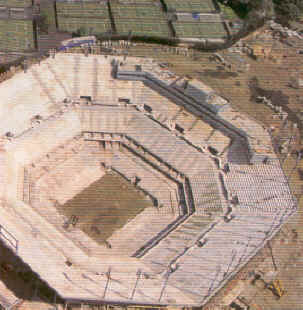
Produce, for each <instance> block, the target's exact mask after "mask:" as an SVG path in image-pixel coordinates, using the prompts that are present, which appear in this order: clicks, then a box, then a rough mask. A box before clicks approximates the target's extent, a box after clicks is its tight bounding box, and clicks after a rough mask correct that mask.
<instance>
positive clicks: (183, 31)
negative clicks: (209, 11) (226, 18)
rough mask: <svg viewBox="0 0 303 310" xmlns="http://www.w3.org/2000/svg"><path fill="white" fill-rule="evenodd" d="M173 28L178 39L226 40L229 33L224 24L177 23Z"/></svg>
mask: <svg viewBox="0 0 303 310" xmlns="http://www.w3.org/2000/svg"><path fill="white" fill-rule="evenodd" d="M173 27H174V29H175V31H176V36H177V37H178V38H201V39H202V38H214V39H219V38H224V37H226V36H227V32H226V30H225V28H224V25H223V23H203V22H202V23H190V22H175V23H173Z"/></svg>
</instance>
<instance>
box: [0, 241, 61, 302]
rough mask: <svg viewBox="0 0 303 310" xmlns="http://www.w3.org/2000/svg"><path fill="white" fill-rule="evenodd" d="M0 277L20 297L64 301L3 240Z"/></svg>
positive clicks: (1, 243)
mask: <svg viewBox="0 0 303 310" xmlns="http://www.w3.org/2000/svg"><path fill="white" fill-rule="evenodd" d="M41 263H43V262H41ZM0 277H1V281H2V282H3V283H4V285H5V286H6V287H7V288H8V289H9V290H10V291H12V292H13V293H14V295H15V296H16V297H17V298H19V299H22V300H32V301H44V302H47V303H52V302H53V301H54V299H55V298H56V302H57V303H58V302H59V303H62V300H60V297H59V296H58V295H57V293H56V292H55V291H54V290H53V289H52V288H50V287H49V286H48V285H47V284H46V283H45V282H44V281H42V280H41V279H40V278H39V276H38V275H37V274H36V273H34V272H33V271H32V270H31V268H30V267H29V266H28V265H26V264H25V263H24V262H23V261H22V260H21V259H20V258H19V257H18V256H16V255H15V253H14V252H13V251H12V250H11V249H9V248H8V247H6V246H5V245H4V244H3V242H2V241H1V240H0ZM55 296H56V297H55Z"/></svg>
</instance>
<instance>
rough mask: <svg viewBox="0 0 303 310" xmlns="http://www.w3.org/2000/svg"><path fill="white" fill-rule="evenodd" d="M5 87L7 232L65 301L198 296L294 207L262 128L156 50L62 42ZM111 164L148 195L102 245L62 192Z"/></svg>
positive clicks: (1, 163)
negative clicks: (125, 51) (150, 54)
mask: <svg viewBox="0 0 303 310" xmlns="http://www.w3.org/2000/svg"><path fill="white" fill-rule="evenodd" d="M0 92H1V98H2V103H1V106H0V108H1V110H0V118H1V127H0V135H1V136H2V138H1V153H0V170H1V173H0V198H1V208H0V225H1V228H2V229H1V231H0V234H1V238H2V240H3V242H4V243H6V245H7V246H8V247H11V248H12V249H13V250H14V251H15V252H16V255H18V256H19V257H20V258H21V259H22V260H23V261H24V262H26V264H28V265H29V266H30V267H31V268H32V270H33V271H35V272H36V273H37V274H38V275H39V276H40V277H41V279H43V280H44V281H46V282H47V283H48V284H49V286H50V287H52V288H53V289H54V290H55V291H56V292H57V293H58V295H59V296H60V297H61V298H62V299H64V300H66V301H68V302H77V301H86V302H94V303H102V302H107V303H121V304H144V305H176V306H201V305H204V304H205V303H206V302H207V301H208V300H209V299H210V298H211V297H212V296H213V295H214V294H215V293H216V292H217V291H218V290H219V289H220V288H222V286H223V285H224V284H225V283H227V281H229V280H230V279H231V277H233V276H234V275H235V274H236V273H237V272H238V271H239V269H240V268H241V267H242V266H244V265H245V264H246V263H247V262H248V261H249V260H250V259H251V258H252V257H253V256H254V255H255V254H256V253H257V252H258V251H259V250H260V249H261V248H262V247H263V246H264V245H265V243H266V242H267V241H268V240H269V239H271V238H272V237H273V236H274V235H275V233H276V232H277V231H279V229H280V227H281V225H282V224H283V223H284V222H285V221H287V219H288V218H289V216H291V215H292V214H293V213H294V212H296V201H295V200H294V198H293V197H292V194H291V192H290V189H289V186H288V182H287V179H286V177H285V175H284V174H283V171H282V169H281V167H280V163H279V160H278V159H277V157H276V155H275V153H274V151H273V149H272V145H271V140H270V136H269V134H268V132H267V131H266V130H265V129H264V128H263V127H262V126H260V125H259V124H257V123H256V122H255V121H253V120H251V119H250V118H248V117H247V116H245V115H242V114H240V113H238V112H237V111H235V110H233V108H232V107H231V105H230V104H229V103H228V102H227V101H226V100H224V99H223V98H221V97H219V96H218V95H216V94H215V93H214V92H213V91H212V90H211V89H210V88H208V87H207V86H206V85H204V84H203V83H201V82H199V81H196V80H188V79H184V78H181V77H176V76H174V74H172V73H171V72H169V71H168V70H165V69H163V68H162V67H161V66H159V65H158V64H157V63H155V62H154V61H153V60H151V59H145V58H130V57H129V58H127V59H125V58H123V57H114V56H102V55H88V56H84V55H82V54H68V53H65V54H61V53H59V54H56V56H55V57H54V58H53V57H50V58H48V59H46V60H44V61H42V62H41V63H39V64H35V65H32V66H31V67H29V68H26V70H25V71H24V72H19V73H16V74H15V75H14V76H13V77H12V78H11V79H9V80H6V81H4V82H3V83H1V84H0ZM110 170H114V171H116V172H117V173H119V174H120V175H122V176H123V177H124V178H125V179H127V180H129V181H130V182H132V183H133V184H135V186H136V187H137V188H138V190H141V191H142V192H143V193H144V194H145V195H146V196H147V197H149V198H150V199H152V201H153V202H154V207H149V208H146V209H144V210H143V211H142V212H141V213H140V214H138V215H137V216H136V217H135V218H134V219H133V220H131V221H130V222H128V223H127V224H126V225H125V226H124V227H123V228H122V229H120V230H117V231H115V232H114V234H113V235H112V236H111V237H110V238H109V239H108V241H109V242H110V244H111V248H110V249H109V248H107V247H106V246H104V245H100V244H97V243H96V242H95V241H93V240H92V239H90V238H89V237H88V236H87V235H86V234H85V233H84V232H82V231H81V230H80V229H78V228H77V227H74V228H72V229H65V228H64V223H65V222H66V218H64V216H62V215H60V214H59V213H58V211H57V209H56V203H60V204H64V203H65V202H66V201H67V200H69V199H71V198H72V197H74V196H75V195H76V194H77V193H80V192H81V191H82V190H83V189H84V188H85V187H88V186H89V185H90V184H91V183H93V182H94V181H96V180H98V179H99V178H101V177H102V176H103V175H104V174H105V173H106V172H107V171H110Z"/></svg>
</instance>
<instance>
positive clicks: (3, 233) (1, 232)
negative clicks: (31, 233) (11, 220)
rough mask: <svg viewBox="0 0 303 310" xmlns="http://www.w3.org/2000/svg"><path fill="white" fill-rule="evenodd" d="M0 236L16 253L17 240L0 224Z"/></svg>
mask: <svg viewBox="0 0 303 310" xmlns="http://www.w3.org/2000/svg"><path fill="white" fill-rule="evenodd" d="M0 237H1V239H2V240H3V241H4V242H5V243H6V244H7V245H9V246H10V247H12V248H13V249H14V251H15V253H16V254H17V252H18V246H19V241H18V240H17V239H16V238H15V237H14V236H13V235H12V234H11V233H10V232H9V231H8V230H6V229H5V228H4V227H3V226H2V225H1V224H0Z"/></svg>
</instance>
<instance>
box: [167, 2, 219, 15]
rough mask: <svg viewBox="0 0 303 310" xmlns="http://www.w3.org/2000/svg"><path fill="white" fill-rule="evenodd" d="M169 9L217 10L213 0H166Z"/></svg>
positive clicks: (204, 11) (205, 11)
mask: <svg viewBox="0 0 303 310" xmlns="http://www.w3.org/2000/svg"><path fill="white" fill-rule="evenodd" d="M164 2H165V4H166V6H167V10H168V11H176V12H187V13H193V12H199V13H209V12H213V11H215V7H214V4H213V2H212V0H186V1H185V0H164Z"/></svg>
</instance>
